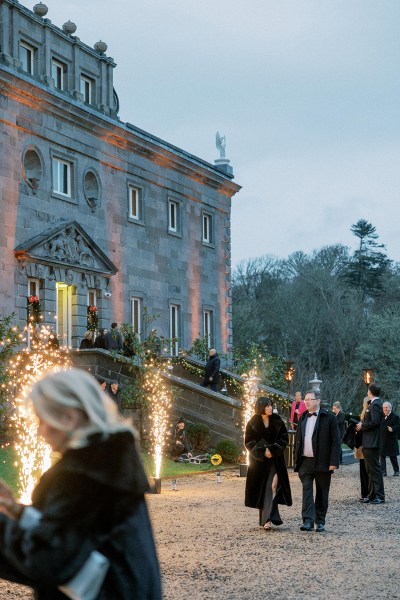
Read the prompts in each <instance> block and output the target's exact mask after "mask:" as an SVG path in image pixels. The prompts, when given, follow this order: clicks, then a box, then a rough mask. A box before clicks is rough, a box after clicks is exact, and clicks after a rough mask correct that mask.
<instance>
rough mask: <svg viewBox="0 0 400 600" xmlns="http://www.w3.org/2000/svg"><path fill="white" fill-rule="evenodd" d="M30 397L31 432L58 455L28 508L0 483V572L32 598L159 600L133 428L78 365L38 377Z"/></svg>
mask: <svg viewBox="0 0 400 600" xmlns="http://www.w3.org/2000/svg"><path fill="white" fill-rule="evenodd" d="M30 396H31V399H32V401H33V405H34V409H35V412H36V414H37V416H38V419H39V429H38V433H39V435H41V436H42V437H43V438H44V439H45V441H46V442H47V443H48V444H50V446H51V447H52V448H53V450H55V451H57V452H59V453H60V454H61V458H60V460H59V461H58V462H57V463H56V464H54V466H52V467H51V468H50V469H49V470H48V471H47V472H46V473H44V475H43V476H42V478H41V479H40V481H39V483H38V485H37V487H36V488H35V490H34V492H33V496H32V506H29V507H25V506H22V505H20V504H18V503H17V502H16V501H15V499H14V498H13V496H12V493H11V491H10V490H9V488H8V487H7V486H6V484H5V483H4V482H2V481H1V480H0V577H1V578H3V579H8V580H10V581H15V582H17V583H22V584H24V585H28V586H30V587H31V588H33V589H34V590H35V592H36V596H35V597H36V598H37V599H38V600H62V599H64V600H65V598H71V599H73V600H160V598H161V586H160V574H159V567H158V561H157V556H156V550H155V546H154V541H153V535H152V531H151V525H150V520H149V516H148V512H147V507H146V503H145V500H144V493H145V492H146V490H147V489H148V482H147V478H146V475H145V473H144V470H143V467H142V464H141V460H140V456H139V453H138V450H137V448H136V441H135V434H134V430H133V428H132V427H131V426H130V425H128V424H127V423H124V422H123V421H121V419H120V417H119V416H118V411H117V407H116V406H115V404H114V402H113V401H112V400H111V399H110V398H109V397H108V396H107V394H105V393H104V392H103V390H102V389H101V388H100V386H99V384H98V382H97V381H96V380H95V379H94V377H92V376H91V375H90V374H89V373H87V372H85V371H83V370H81V369H71V370H69V371H60V372H53V373H50V374H48V375H45V376H44V377H43V378H42V379H40V380H39V381H38V382H37V383H35V384H34V386H33V388H32V390H31V394H30Z"/></svg>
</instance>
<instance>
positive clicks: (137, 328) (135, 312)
mask: <svg viewBox="0 0 400 600" xmlns="http://www.w3.org/2000/svg"><path fill="white" fill-rule="evenodd" d="M131 313H132V329H133V331H134V332H135V333H136V334H137V336H138V338H139V339H140V333H141V330H142V299H141V298H137V297H132V298H131Z"/></svg>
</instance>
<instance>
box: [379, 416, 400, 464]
mask: <svg viewBox="0 0 400 600" xmlns="http://www.w3.org/2000/svg"><path fill="white" fill-rule="evenodd" d="M388 427H391V428H392V429H393V431H388V429H387V428H388ZM399 431H400V417H398V416H397V415H395V414H394V413H393V412H391V413H390V415H389V416H387V417H386V419H385V416H383V418H382V421H381V431H380V444H381V445H380V454H381V455H382V456H397V455H398V454H399V440H398V435H399Z"/></svg>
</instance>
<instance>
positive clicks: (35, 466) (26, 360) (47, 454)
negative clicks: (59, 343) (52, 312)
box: [8, 327, 70, 504]
mask: <svg viewBox="0 0 400 600" xmlns="http://www.w3.org/2000/svg"><path fill="white" fill-rule="evenodd" d="M50 335H51V333H50V331H49V330H48V329H46V327H42V328H41V329H40V330H32V329H30V332H29V339H30V348H26V349H24V350H23V351H22V352H20V353H19V354H17V355H16V356H15V357H14V359H13V361H12V362H10V365H9V367H8V372H9V374H10V384H11V386H12V390H11V395H12V396H14V398H15V399H14V413H13V417H12V419H13V422H14V429H15V433H16V442H15V449H16V452H17V456H18V459H17V463H16V465H17V467H18V470H19V496H20V500H21V502H23V503H24V504H29V503H30V501H31V495H32V491H33V489H34V487H35V485H36V483H37V480H38V478H39V477H40V476H41V475H42V474H43V473H44V472H45V471H46V470H47V469H48V468H49V467H50V465H51V452H52V450H51V448H50V446H48V445H47V444H45V443H44V442H43V441H42V440H41V439H40V438H39V437H38V435H37V430H38V420H37V417H36V415H35V413H34V410H33V406H32V404H31V403H30V402H29V391H30V389H31V387H32V385H33V383H34V382H35V381H37V380H38V379H39V378H40V377H41V376H42V375H43V374H44V373H46V372H47V371H49V370H50V369H54V368H57V367H59V368H65V367H69V366H70V359H69V356H68V352H66V351H64V350H60V349H59V348H55V347H54V346H49V343H48V340H49V337H50Z"/></svg>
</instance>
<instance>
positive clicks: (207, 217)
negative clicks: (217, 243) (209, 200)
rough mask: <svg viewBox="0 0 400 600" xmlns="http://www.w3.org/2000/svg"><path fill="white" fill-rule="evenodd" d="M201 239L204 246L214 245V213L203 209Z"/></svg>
mask: <svg viewBox="0 0 400 600" xmlns="http://www.w3.org/2000/svg"><path fill="white" fill-rule="evenodd" d="M205 223H207V227H205ZM206 230H207V231H206ZM206 234H207V235H206ZM201 241H202V243H203V244H204V245H206V246H213V245H214V215H213V214H212V213H211V212H208V211H205V210H203V211H202V213H201Z"/></svg>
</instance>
